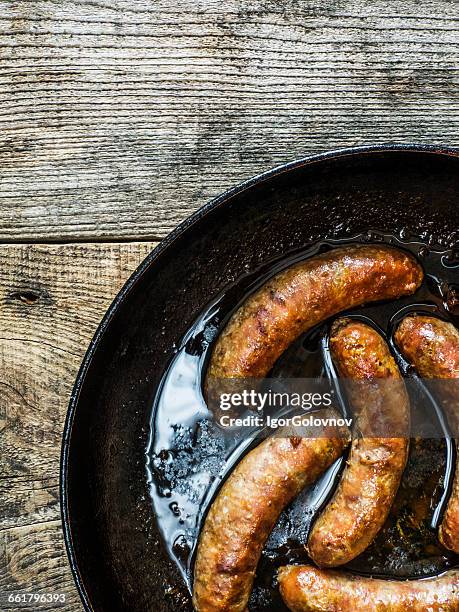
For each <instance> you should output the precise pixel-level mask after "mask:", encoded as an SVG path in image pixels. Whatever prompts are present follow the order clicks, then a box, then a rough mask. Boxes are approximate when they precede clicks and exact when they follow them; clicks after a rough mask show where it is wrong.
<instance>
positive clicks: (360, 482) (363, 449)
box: [307, 319, 409, 567]
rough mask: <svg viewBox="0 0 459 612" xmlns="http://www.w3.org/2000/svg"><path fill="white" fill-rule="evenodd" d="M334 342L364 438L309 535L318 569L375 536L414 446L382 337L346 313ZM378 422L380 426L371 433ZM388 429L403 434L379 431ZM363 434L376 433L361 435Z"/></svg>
mask: <svg viewBox="0 0 459 612" xmlns="http://www.w3.org/2000/svg"><path fill="white" fill-rule="evenodd" d="M330 348H331V352H332V356H333V359H334V362H335V364H336V366H337V369H338V373H339V375H340V376H341V377H343V378H345V379H348V381H349V383H350V385H348V394H349V396H350V397H349V399H350V402H351V405H352V407H353V412H354V433H355V434H356V435H358V436H359V437H356V438H355V439H353V442H352V446H351V452H350V456H349V460H348V462H347V465H346V467H345V469H344V472H343V475H342V478H341V481H340V483H339V485H338V488H337V490H336V492H335V494H334V496H333V498H332V499H331V501H330V503H329V504H328V505H327V506H326V508H325V510H324V511H323V512H322V514H321V515H320V516H319V518H318V519H317V521H316V523H315V524H314V526H313V528H312V531H311V534H310V536H309V541H308V547H307V548H308V553H309V556H310V557H311V559H312V560H313V561H314V562H315V563H317V565H318V566H319V567H336V566H338V565H343V564H344V563H347V562H349V561H351V560H352V559H354V558H355V557H356V556H357V555H359V554H360V553H361V552H362V551H364V550H365V548H367V546H368V545H369V544H370V543H371V542H372V541H373V539H374V537H375V536H376V534H377V533H378V531H379V530H380V529H381V527H382V526H383V524H384V522H385V520H386V518H387V515H388V513H389V510H390V508H391V506H392V503H393V500H394V498H395V494H396V493H397V490H398V487H399V484H400V480H401V477H402V474H403V470H404V468H405V465H406V461H407V458H408V447H409V438H408V435H409V428H408V426H409V400H408V394H407V392H406V388H405V384H404V382H403V379H402V377H401V374H400V372H399V370H398V367H397V364H396V363H395V360H394V358H393V357H392V355H391V354H390V352H389V348H388V346H387V344H386V343H385V341H384V340H383V339H382V338H381V336H380V335H379V334H378V333H377V332H376V331H375V330H374V329H373V328H371V327H369V326H368V325H365V324H364V323H361V322H360V321H356V320H349V319H342V320H340V321H337V322H335V324H334V326H333V328H332V332H331V337H330ZM375 424H376V425H377V429H378V431H377V432H376V433H373V432H372V431H371V429H373V430H374V425H375ZM386 431H388V434H387V435H391V432H396V434H397V435H400V434H401V433H402V434H403V435H405V437H375V436H377V435H378V434H379V435H385V432H386ZM365 432H367V433H369V434H371V435H370V436H369V437H360V436H361V435H363V436H366V433H365ZM392 435H393V434H392Z"/></svg>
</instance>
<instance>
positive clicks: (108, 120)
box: [0, 0, 459, 611]
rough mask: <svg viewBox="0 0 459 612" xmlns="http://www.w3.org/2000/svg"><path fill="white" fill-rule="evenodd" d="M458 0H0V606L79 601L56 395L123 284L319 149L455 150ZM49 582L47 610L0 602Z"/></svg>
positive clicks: (66, 387)
mask: <svg viewBox="0 0 459 612" xmlns="http://www.w3.org/2000/svg"><path fill="white" fill-rule="evenodd" d="M458 6H459V5H458V3H457V0H403V1H402V0H400V1H399V0H367V1H365V0H198V1H196V0H193V1H191V0H175V1H173V2H170V1H169V2H166V1H164V0H137V1H135V0H111V1H110V2H108V1H105V0H73V1H70V0H22V1H21V0H15V1H13V0H0V36H1V52H0V82H1V85H0V98H1V101H0V105H1V111H0V123H1V132H0V138H1V143H0V156H1V171H0V242H1V246H0V299H1V302H0V432H1V438H0V445H1V447H0V474H1V478H0V521H1V523H0V609H1V610H5V611H8V610H14V609H17V608H21V609H23V610H37V609H40V610H48V609H52V608H55V607H62V609H65V610H81V609H82V607H81V604H80V601H79V598H78V595H77V593H76V590H75V587H74V584H73V580H72V577H71V574H70V570H69V568H68V564H67V559H66V555H65V550H64V544H63V538H62V532H61V521H60V513H59V493H58V469H59V453H60V441H61V433H62V428H63V423H64V418H65V414H66V410H67V403H68V399H69V395H70V391H71V388H72V384H73V381H74V379H75V376H76V373H77V370H78V367H79V364H80V362H81V359H82V357H83V355H84V352H85V349H86V347H87V345H88V343H89V341H90V339H91V336H92V334H93V333H94V331H95V329H96V327H97V324H98V322H99V321H100V319H101V317H102V315H103V314H104V311H105V310H106V308H107V307H108V305H109V304H110V301H111V300H112V298H113V296H114V295H115V294H116V292H117V291H118V290H119V288H120V287H121V286H122V284H123V282H124V281H125V280H126V278H127V277H128V276H129V275H130V273H131V272H132V271H133V270H134V269H135V268H136V266H137V265H138V264H139V262H140V261H141V260H142V259H143V257H144V256H145V255H146V254H147V253H148V252H149V251H150V249H151V248H153V247H154V245H155V244H156V243H157V241H158V240H160V239H161V238H163V237H164V236H166V234H167V233H168V232H169V231H170V230H171V229H172V228H173V227H175V226H176V225H177V223H178V222H180V221H181V220H182V219H184V218H185V217H186V216H188V215H189V214H190V213H191V212H192V211H194V210H196V209H197V208H198V207H199V206H201V205H202V204H204V203H205V202H206V201H207V200H208V199H209V198H211V197H212V196H215V195H217V194H218V193H220V192H221V191H223V190H225V189H227V188H228V187H231V186H232V185H234V184H236V183H238V182H240V181H242V180H243V179H245V178H247V177H250V176H251V175H253V174H255V173H258V172H260V171H263V170H266V169H268V168H271V167H272V166H275V165H277V164H280V163H283V162H286V161H289V160H293V159H295V158H298V157H300V156H304V155H308V154H311V153H316V152H319V151H324V150H327V149H333V148H337V147H343V146H349V145H357V144H364V143H380V142H421V143H440V144H447V145H453V146H459V133H458V130H457V123H458V118H459V88H458V72H457V68H458V65H459V64H458V61H459V36H458V32H459V21H458V19H459V12H458V10H457V9H458ZM29 593H39V594H45V593H62V594H65V598H66V602H65V603H64V604H62V603H41V604H40V603H39V604H34V603H30V604H29V603H8V596H9V595H11V594H12V595H16V594H29Z"/></svg>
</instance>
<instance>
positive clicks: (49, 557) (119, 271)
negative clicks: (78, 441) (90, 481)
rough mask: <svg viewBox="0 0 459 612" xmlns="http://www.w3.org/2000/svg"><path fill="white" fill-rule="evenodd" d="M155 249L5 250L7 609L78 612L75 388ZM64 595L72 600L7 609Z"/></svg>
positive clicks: (0, 516) (1, 442)
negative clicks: (69, 420)
mask: <svg viewBox="0 0 459 612" xmlns="http://www.w3.org/2000/svg"><path fill="white" fill-rule="evenodd" d="M153 246H154V244H153V243H129V244H96V245H91V244H79V245H73V244H69V245H4V246H1V247H0V330H1V337H0V475H1V478H0V609H1V610H5V611H6V610H15V609H17V608H18V607H19V608H21V609H24V610H29V609H30V610H36V609H40V610H41V609H43V610H47V609H53V608H55V607H62V608H63V609H66V610H72V611H73V610H80V609H81V605H80V602H79V597H78V595H77V594H76V591H75V587H74V583H73V579H72V577H71V574H70V569H69V567H68V562H67V557H66V554H65V550H64V543H63V536H62V530H61V522H60V511H59V490H58V485H59V482H58V480H59V457H60V441H61V435H62V430H63V425H64V419H65V415H66V411H67V404H68V400H69V396H70V392H71V389H72V386H73V383H74V380H75V377H76V374H77V371H78V368H79V366H80V362H81V360H82V358H83V355H84V352H85V350H86V348H87V346H88V344H89V341H90V339H91V337H92V335H93V334H94V332H95V330H96V327H97V325H98V323H99V321H100V319H101V317H102V316H103V314H104V312H105V310H106V309H107V308H108V306H109V304H110V302H111V300H112V299H113V297H114V296H115V294H116V293H117V292H118V290H119V289H120V288H121V286H122V284H123V283H124V281H125V280H126V279H127V277H128V276H129V275H130V274H131V273H132V272H133V271H134V269H135V268H136V267H137V265H138V264H139V263H140V262H141V261H142V259H143V258H144V257H145V256H146V255H147V253H148V252H149V251H150V250H151V249H152V248H153ZM11 593H13V594H16V593H64V594H65V596H66V603H65V604H64V605H63V604H61V603H59V604H46V603H44V604H32V605H30V604H24V605H22V607H21V605H19V604H8V602H7V598H8V595H9V594H11Z"/></svg>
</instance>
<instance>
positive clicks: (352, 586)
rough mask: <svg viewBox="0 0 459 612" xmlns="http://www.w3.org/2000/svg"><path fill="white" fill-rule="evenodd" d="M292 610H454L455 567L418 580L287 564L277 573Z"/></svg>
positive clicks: (458, 580) (458, 590)
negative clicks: (381, 577)
mask: <svg viewBox="0 0 459 612" xmlns="http://www.w3.org/2000/svg"><path fill="white" fill-rule="evenodd" d="M278 578H279V585H280V592H281V594H282V597H283V599H284V601H285V603H286V605H287V606H288V607H289V609H290V610H292V612H357V611H358V612H406V611H408V610H409V612H457V611H458V610H459V570H452V571H450V572H447V573H445V574H443V575H442V576H439V577H436V578H424V579H422V580H380V579H379V580H378V579H375V578H363V577H361V576H353V575H351V574H347V573H346V572H343V571H333V570H320V569H317V568H315V567H312V566H310V565H302V566H301V565H288V566H286V567H281V568H280V570H279V574H278Z"/></svg>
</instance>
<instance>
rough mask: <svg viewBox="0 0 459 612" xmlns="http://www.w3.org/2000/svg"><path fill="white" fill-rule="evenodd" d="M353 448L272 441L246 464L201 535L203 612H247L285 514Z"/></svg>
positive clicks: (197, 582)
mask: <svg viewBox="0 0 459 612" xmlns="http://www.w3.org/2000/svg"><path fill="white" fill-rule="evenodd" d="M328 416H330V414H328ZM335 416H336V413H335ZM347 443H348V440H347V439H345V438H344V437H337V438H332V437H323V438H296V437H285V438H284V437H271V438H267V439H266V440H264V441H263V442H262V443H261V444H260V445H259V446H257V447H256V448H255V449H254V450H252V451H251V452H250V453H248V454H247V455H246V456H245V457H244V459H242V461H241V462H240V463H239V464H238V465H237V467H236V468H235V470H234V471H233V472H232V474H231V475H230V476H229V478H228V479H227V480H226V482H225V483H224V485H223V487H222V488H221V490H220V492H219V493H218V496H217V498H216V499H215V501H214V502H213V504H212V506H211V508H210V511H209V513H208V515H207V517H206V520H205V524H204V528H203V530H202V532H201V536H200V540H199V544H198V550H197V557H196V564H195V569H194V591H193V604H194V607H195V609H196V610H197V611H198V612H223V611H224V612H242V611H243V610H245V609H246V606H247V602H248V600H249V597H250V592H251V589H252V584H253V580H254V577H255V570H256V567H257V563H258V560H259V558H260V555H261V552H262V548H263V546H264V543H265V541H266V539H267V538H268V536H269V534H270V533H271V531H272V529H273V528H274V525H275V524H276V521H277V519H278V517H279V514H280V513H281V511H282V510H283V508H284V507H285V506H286V505H287V504H288V503H289V502H290V501H291V500H292V499H293V498H294V497H295V496H296V495H297V494H298V493H299V492H300V491H301V489H302V488H303V487H304V486H306V485H308V484H311V483H313V482H314V481H315V480H316V479H317V478H318V477H319V475H320V474H321V473H322V472H323V471H324V470H326V469H327V468H328V467H329V466H330V465H331V464H332V463H333V462H334V461H335V460H336V459H337V458H338V457H339V456H340V455H341V453H342V452H343V450H344V448H345V447H346V445H347Z"/></svg>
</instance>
